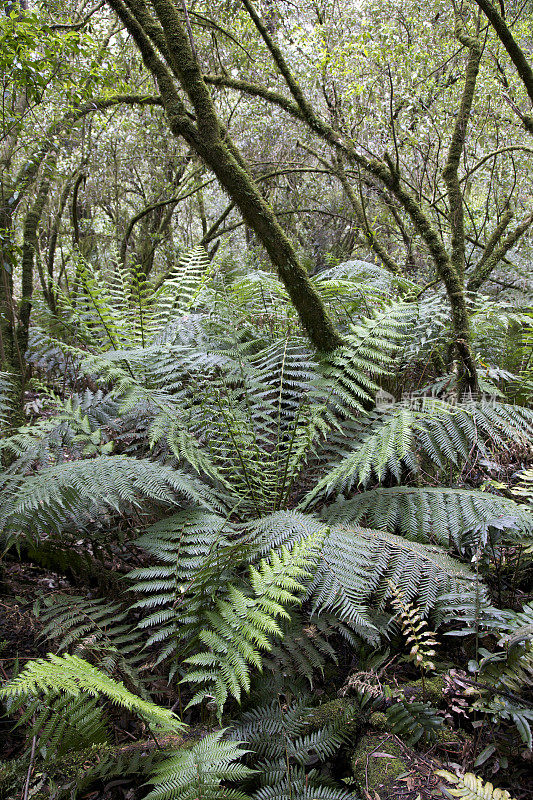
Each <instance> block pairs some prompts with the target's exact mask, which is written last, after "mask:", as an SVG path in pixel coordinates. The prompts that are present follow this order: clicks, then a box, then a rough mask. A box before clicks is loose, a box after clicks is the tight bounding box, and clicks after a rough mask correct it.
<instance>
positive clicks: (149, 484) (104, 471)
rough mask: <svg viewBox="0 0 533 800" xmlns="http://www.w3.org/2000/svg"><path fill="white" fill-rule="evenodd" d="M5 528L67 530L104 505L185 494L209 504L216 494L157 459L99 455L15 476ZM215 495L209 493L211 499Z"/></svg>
mask: <svg viewBox="0 0 533 800" xmlns="http://www.w3.org/2000/svg"><path fill="white" fill-rule="evenodd" d="M4 491H5V494H6V495H7V497H5V499H4V506H3V520H2V524H3V529H4V532H6V533H11V532H14V531H18V530H22V531H24V532H25V533H26V534H29V533H32V534H36V533H39V532H41V531H45V532H47V533H49V532H50V531H54V530H55V531H57V530H63V529H64V528H65V526H66V525H68V524H69V521H70V520H71V519H73V518H74V519H77V521H78V523H79V522H80V521H81V520H82V519H84V518H86V517H87V515H88V514H90V513H92V512H94V511H95V510H96V509H98V508H100V509H102V508H108V509H109V508H111V509H113V510H115V511H117V512H120V511H121V510H122V509H124V508H127V507H130V506H132V505H133V506H135V505H138V504H139V502H140V500H141V498H146V499H149V500H152V501H155V502H156V503H158V504H164V505H174V504H176V502H177V501H178V498H179V496H180V495H181V496H185V497H186V498H187V499H188V500H193V501H195V502H198V503H200V504H201V505H203V504H204V503H206V501H207V504H209V502H210V500H213V501H214V502H215V503H216V502H217V501H216V500H214V497H213V495H212V494H211V493H210V492H209V491H208V490H207V491H206V489H205V487H204V486H203V485H202V484H201V483H200V482H199V481H198V480H197V479H195V478H193V477H192V476H189V475H186V474H185V473H183V472H180V471H179V470H175V469H172V467H168V466H163V465H161V464H157V463H156V462H153V461H148V460H142V459H135V458H129V457H128V456H98V457H97V458H93V459H88V460H85V461H73V462H68V463H65V464H58V465H56V466H53V467H49V468H48V469H44V470H42V471H41V472H40V473H38V474H36V475H31V476H24V477H20V478H19V477H17V476H13V478H12V479H11V481H10V483H9V484H8V485H7V487H6V489H4ZM208 498H209V499H208Z"/></svg>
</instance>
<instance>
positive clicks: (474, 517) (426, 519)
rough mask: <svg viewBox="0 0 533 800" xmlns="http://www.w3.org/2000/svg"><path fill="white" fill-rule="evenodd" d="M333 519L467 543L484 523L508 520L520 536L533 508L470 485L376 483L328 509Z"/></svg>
mask: <svg viewBox="0 0 533 800" xmlns="http://www.w3.org/2000/svg"><path fill="white" fill-rule="evenodd" d="M323 517H324V519H325V520H326V521H327V522H329V523H337V522H339V523H345V522H348V523H355V524H360V523H365V524H367V525H369V526H370V527H372V528H379V529H380V530H386V531H389V532H390V533H397V534H401V535H402V536H406V537H407V538H409V539H413V540H414V541H417V542H433V543H436V544H440V545H443V546H446V545H448V544H449V543H450V542H453V543H454V544H455V546H456V547H457V548H461V546H462V543H463V536H464V534H465V533H467V532H468V531H471V530H473V529H474V528H476V527H477V526H478V525H479V524H480V523H489V522H490V521H491V520H495V519H498V520H501V522H502V524H504V523H505V522H507V525H508V529H509V531H510V532H512V531H513V530H516V531H517V534H516V535H518V536H522V537H523V536H524V535H531V534H532V533H533V514H532V513H531V511H530V510H529V509H527V508H526V507H524V506H521V505H518V503H515V502H513V501H512V500H508V499H507V498H505V497H499V496H497V495H492V494H488V493H487V492H479V491H474V490H469V489H446V488H444V487H438V488H432V487H423V488H414V487H411V486H394V487H391V488H381V487H380V488H378V489H371V490H369V491H366V492H362V493H361V494H357V495H354V496H353V497H351V498H350V499H349V500H343V501H339V502H338V503H335V504H333V505H331V506H329V508H327V509H326V510H325V511H324V512H323Z"/></svg>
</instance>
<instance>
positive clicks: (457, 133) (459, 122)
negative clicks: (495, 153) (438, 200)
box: [442, 26, 481, 282]
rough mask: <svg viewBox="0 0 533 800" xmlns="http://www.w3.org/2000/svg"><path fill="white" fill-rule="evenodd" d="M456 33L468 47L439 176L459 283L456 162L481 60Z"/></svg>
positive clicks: (461, 254)
mask: <svg viewBox="0 0 533 800" xmlns="http://www.w3.org/2000/svg"><path fill="white" fill-rule="evenodd" d="M456 36H457V38H458V39H459V41H460V42H461V44H463V45H464V46H465V47H467V48H468V62H467V65H466V76H465V83H464V87H463V94H462V97H461V103H460V106H459V111H458V114H457V117H456V119H455V125H454V128H453V133H452V138H451V141H450V146H449V149H448V158H447V160H446V164H445V166H444V169H443V171H442V177H443V178H444V181H445V183H446V188H447V190H448V205H449V214H450V218H449V221H450V228H451V248H452V252H451V262H452V265H453V267H454V268H455V270H456V272H457V274H458V276H459V278H460V279H461V282H463V281H464V270H465V225H464V210H463V195H462V193H461V187H460V182H459V162H460V159H461V155H462V152H463V147H464V145H465V141H466V131H467V128H468V122H469V119H470V114H471V111H472V103H473V101H474V93H475V89H476V81H477V76H478V72H479V63H480V61H481V45H480V43H479V42H478V40H477V39H476V38H475V37H473V36H467V34H466V33H464V31H463V30H462V28H461V27H460V26H458V27H457V29H456Z"/></svg>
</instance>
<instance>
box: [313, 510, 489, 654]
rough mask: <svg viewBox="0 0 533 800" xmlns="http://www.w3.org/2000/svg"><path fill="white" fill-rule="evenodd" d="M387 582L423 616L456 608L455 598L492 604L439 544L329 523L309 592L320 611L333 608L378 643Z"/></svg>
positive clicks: (472, 577) (388, 594) (471, 576)
mask: <svg viewBox="0 0 533 800" xmlns="http://www.w3.org/2000/svg"><path fill="white" fill-rule="evenodd" d="M389 580H390V581H392V582H393V583H395V584H397V585H398V586H399V587H400V589H401V591H402V592H403V593H404V594H405V596H406V597H407V598H408V599H413V598H415V597H416V598H417V603H418V605H419V608H420V610H421V611H422V613H423V614H424V615H427V614H428V613H429V612H433V614H434V615H435V617H436V619H437V620H438V619H440V618H441V617H442V615H443V614H444V613H445V612H446V611H449V612H451V611H453V601H452V598H455V600H456V602H457V601H458V600H459V599H460V600H461V602H462V603H463V604H465V605H468V604H470V605H471V606H472V607H476V608H479V607H480V606H483V605H484V604H485V605H488V598H487V593H486V590H485V589H484V588H483V587H482V586H479V583H478V581H477V580H476V576H475V575H474V574H473V573H472V572H470V570H469V569H468V568H467V567H465V566H464V565H463V564H461V563H460V562H459V561H457V560H455V559H453V558H451V557H450V556H449V555H448V554H447V553H446V552H445V551H444V550H442V549H441V548H439V547H436V546H433V545H423V544H419V543H417V542H411V541H408V540H406V539H403V538H402V537H400V536H395V535H394V534H390V533H386V532H384V531H378V530H373V529H368V528H359V527H357V526H349V525H334V526H332V527H331V529H330V533H329V535H328V537H327V538H326V541H325V544H324V550H323V555H322V560H321V563H320V565H319V568H318V570H317V573H316V576H315V578H314V580H313V582H312V584H311V586H310V588H309V590H308V591H309V594H310V595H312V596H313V600H314V604H315V608H316V609H322V608H326V609H329V610H331V611H332V612H333V613H335V614H336V615H337V617H338V618H339V619H340V620H341V621H342V622H344V623H345V624H349V625H350V626H352V627H353V629H354V630H357V631H358V633H359V634H360V635H361V636H363V637H364V638H365V639H367V641H369V642H373V643H377V641H378V630H379V629H382V628H383V626H384V624H385V625H386V623H385V620H384V617H383V610H384V605H385V603H386V601H387V600H388V599H389V598H390V597H391V589H390V585H389ZM370 609H372V611H371V610H370Z"/></svg>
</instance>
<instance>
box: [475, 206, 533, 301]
mask: <svg viewBox="0 0 533 800" xmlns="http://www.w3.org/2000/svg"><path fill="white" fill-rule="evenodd" d="M512 216H513V215H512V213H511V212H507V214H506V215H504V217H502V220H501V221H500V224H499V225H498V227H497V228H496V230H495V231H494V234H493V236H492V237H491V239H490V240H489V242H488V244H487V247H486V248H485V252H484V253H483V255H482V256H481V258H480V260H479V261H478V263H477V264H476V266H475V268H474V271H473V272H472V275H471V276H470V278H469V280H468V283H467V287H466V288H467V290H468V291H469V292H477V291H478V290H479V289H480V288H481V287H482V286H483V284H484V283H485V281H487V280H488V279H489V278H490V276H491V273H492V271H493V269H494V268H495V267H497V266H498V264H499V263H500V261H501V260H502V259H503V258H504V257H505V255H506V254H507V253H508V252H509V250H511V248H512V247H514V245H515V244H516V243H517V242H518V240H519V239H520V238H521V237H522V236H523V235H524V233H525V232H526V231H527V230H528V228H530V227H531V225H532V224H533V214H529V215H528V216H527V217H526V218H525V219H524V220H522V222H521V223H520V224H519V225H517V226H516V228H514V229H513V230H512V231H510V232H509V233H508V234H507V236H506V237H505V238H504V239H501V237H502V235H503V233H504V231H505V228H506V227H507V224H508V223H509V222H510V221H511V219H512ZM504 223H507V224H505V226H504ZM498 234H499V235H498ZM496 236H497V238H496ZM493 239H495V241H494V244H492V242H493ZM500 240H501V241H500ZM498 241H500V244H499V246H497V242H498Z"/></svg>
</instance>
